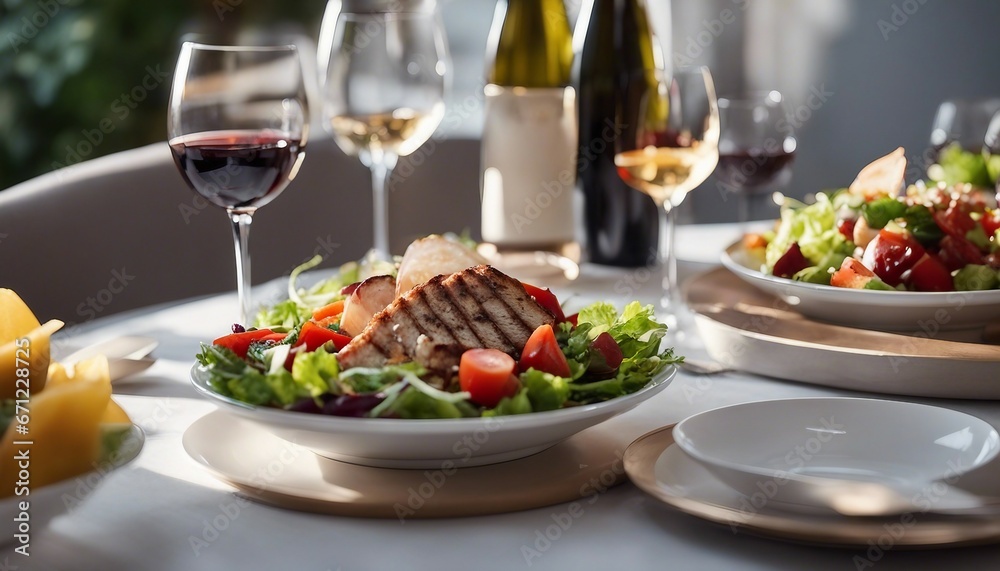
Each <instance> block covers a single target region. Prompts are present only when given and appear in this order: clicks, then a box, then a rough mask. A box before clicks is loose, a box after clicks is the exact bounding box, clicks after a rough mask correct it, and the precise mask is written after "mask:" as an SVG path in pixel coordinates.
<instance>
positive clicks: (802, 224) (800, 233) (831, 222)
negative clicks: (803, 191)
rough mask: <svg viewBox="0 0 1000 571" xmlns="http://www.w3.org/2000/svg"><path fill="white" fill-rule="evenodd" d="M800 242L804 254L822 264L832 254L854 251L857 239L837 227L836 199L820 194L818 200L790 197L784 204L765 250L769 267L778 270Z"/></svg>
mask: <svg viewBox="0 0 1000 571" xmlns="http://www.w3.org/2000/svg"><path fill="white" fill-rule="evenodd" d="M793 242H798V244H799V248H800V249H801V250H802V255H804V256H805V257H806V258H808V259H809V261H811V262H812V263H813V265H815V266H819V265H820V264H822V263H823V261H824V260H826V259H828V258H829V257H830V255H831V254H833V253H837V254H843V255H845V256H849V255H851V253H852V252H853V250H854V243H853V242H851V241H849V240H848V239H847V238H845V237H844V235H843V234H841V233H840V231H839V230H837V212H836V209H835V208H834V203H833V200H831V198H830V197H829V196H827V195H826V194H819V195H817V196H816V202H814V203H813V204H809V205H805V204H802V203H801V202H797V201H793V200H791V199H787V200H786V203H785V205H784V206H782V208H781V221H780V222H779V224H778V229H777V231H776V232H775V234H774V239H773V240H771V242H770V243H768V245H767V249H766V250H765V269H764V270H763V271H766V273H768V274H773V273H774V264H775V263H777V261H778V260H779V259H780V258H781V256H783V255H784V254H785V252H787V251H788V248H789V247H791V245H792V243H793Z"/></svg>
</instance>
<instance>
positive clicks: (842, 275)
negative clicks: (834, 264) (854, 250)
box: [830, 257, 875, 289]
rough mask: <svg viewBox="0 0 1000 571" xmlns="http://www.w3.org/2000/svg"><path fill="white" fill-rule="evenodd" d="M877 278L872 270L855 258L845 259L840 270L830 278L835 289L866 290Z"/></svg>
mask: <svg viewBox="0 0 1000 571" xmlns="http://www.w3.org/2000/svg"><path fill="white" fill-rule="evenodd" d="M873 277H875V274H874V273H872V271H871V270H869V269H868V268H866V267H865V266H864V264H862V263H861V262H859V261H857V260H855V259H854V258H850V257H848V258H844V263H842V264H840V269H839V270H837V271H835V272H833V275H832V276H830V285H832V286H833V287H846V288H851V289H864V287H865V285H866V284H868V282H870V281H871V280H872V278H873Z"/></svg>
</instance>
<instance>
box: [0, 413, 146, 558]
mask: <svg viewBox="0 0 1000 571" xmlns="http://www.w3.org/2000/svg"><path fill="white" fill-rule="evenodd" d="M144 441H145V437H144V435H143V433H142V429H140V428H139V427H138V426H135V425H132V428H131V429H130V430H129V432H128V434H126V435H125V437H124V438H123V439H122V444H121V446H120V447H119V448H118V450H117V451H116V453H115V455H114V456H113V457H110V458H105V459H102V460H101V461H100V462H98V463H97V466H96V468H95V469H94V470H91V471H90V472H86V473H84V474H80V475H79V476H77V477H75V478H69V479H66V480H63V481H61V482H56V483H54V484H49V485H47V486H43V487H41V488H31V493H30V494H29V495H27V496H11V497H8V498H4V499H2V500H0V521H3V522H4V523H3V529H4V533H3V536H2V537H0V546H3V545H15V546H16V545H18V538H17V537H15V536H16V534H18V533H19V529H18V528H19V526H20V522H18V521H16V520H15V518H17V517H18V516H19V514H20V513H21V509H20V505H19V504H20V502H23V501H27V502H29V503H30V505H29V513H28V515H29V518H30V519H29V522H28V525H29V531H28V534H27V535H28V536H29V538H30V537H34V536H35V535H36V534H37V533H38V532H39V531H41V530H42V529H44V528H45V527H46V526H47V525H48V524H49V522H50V521H51V520H52V519H54V518H55V517H56V516H60V515H62V514H65V513H67V512H68V511H69V510H70V509H71V508H73V507H75V506H77V505H79V504H80V502H82V501H84V500H85V499H86V498H87V497H88V496H89V495H90V494H91V493H92V492H93V491H94V489H95V488H96V487H97V486H98V485H99V484H100V483H101V480H103V479H104V477H105V476H107V475H108V474H109V473H110V472H111V471H112V470H115V469H117V468H120V467H122V466H124V465H125V464H128V463H129V462H131V461H132V460H135V458H136V456H138V455H139V452H140V451H142V445H143V442H144Z"/></svg>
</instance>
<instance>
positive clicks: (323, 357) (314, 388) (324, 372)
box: [292, 348, 342, 398]
mask: <svg viewBox="0 0 1000 571" xmlns="http://www.w3.org/2000/svg"><path fill="white" fill-rule="evenodd" d="M339 373H340V366H339V365H338V364H337V355H336V354H334V353H328V352H327V351H326V350H324V349H323V348H319V349H317V350H316V351H303V352H300V353H298V354H297V355H295V360H294V361H292V379H293V380H294V381H295V383H296V384H298V385H299V386H301V387H302V388H304V389H305V390H306V391H307V392H308V393H309V396H311V397H313V398H316V397H318V396H320V395H321V394H323V393H332V394H335V395H339V394H341V393H342V391H341V390H340V387H339V386H338V385H337V382H336V381H337V375H338V374H339Z"/></svg>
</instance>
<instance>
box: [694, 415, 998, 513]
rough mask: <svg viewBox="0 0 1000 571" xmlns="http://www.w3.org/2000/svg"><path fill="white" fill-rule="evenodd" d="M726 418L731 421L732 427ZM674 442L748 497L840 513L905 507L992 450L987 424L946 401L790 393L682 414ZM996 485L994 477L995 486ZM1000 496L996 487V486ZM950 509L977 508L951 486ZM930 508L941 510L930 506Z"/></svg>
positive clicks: (994, 438) (957, 478)
mask: <svg viewBox="0 0 1000 571" xmlns="http://www.w3.org/2000/svg"><path fill="white" fill-rule="evenodd" d="M734 426H738V427H740V429H739V430H733V427H734ZM674 440H675V441H676V442H677V444H678V446H680V448H681V449H682V450H684V452H685V453H687V454H688V455H689V456H691V457H692V458H694V459H695V460H697V461H698V462H699V463H701V464H702V465H704V466H705V468H707V469H708V471H710V472H711V473H712V474H713V475H714V476H715V477H716V478H718V479H719V480H721V481H722V482H725V483H726V484H728V485H729V486H731V487H732V488H733V489H735V490H737V491H739V492H742V493H744V494H746V495H748V496H750V495H753V494H754V493H757V492H760V491H761V490H768V491H769V494H768V495H769V497H770V498H772V499H774V500H776V501H780V502H782V503H783V504H787V505H786V506H785V507H786V508H787V509H794V508H795V507H796V506H801V508H803V509H806V510H810V511H811V510H813V509H816V508H820V509H821V510H822V509H830V510H833V511H834V512H837V513H841V514H844V515H886V514H888V513H907V512H912V511H913V510H914V509H916V507H917V506H915V505H913V502H912V501H911V500H912V499H913V498H917V499H918V501H919V497H920V494H921V492H922V491H923V490H925V489H927V488H928V487H929V486H932V485H933V484H934V483H936V482H952V483H957V484H958V485H961V479H962V476H963V475H964V474H966V473H967V472H970V471H972V470H976V469H977V468H982V467H983V466H986V465H987V464H988V463H989V462H990V461H991V460H993V459H994V458H995V457H996V456H997V454H998V452H1000V435H998V434H997V431H996V430H995V429H994V428H993V427H992V426H991V425H990V424H989V423H987V422H985V421H983V420H981V419H979V418H976V417H974V416H971V415H968V414H965V413H962V412H958V411H955V410H950V409H946V408H941V407H936V406H929V405H923V404H914V403H908V402H898V401H889V400H876V399H863V398H839V397H826V398H794V399H780V400H769V401H759V402H750V403H744V404H738V405H733V406H727V407H722V408H717V409H714V410H710V411H707V412H703V413H700V414H696V415H694V416H691V417H688V418H687V419H685V420H683V421H682V422H680V423H679V424H677V426H676V427H675V428H674ZM996 487H997V489H998V491H1000V483H998V484H997V486H996ZM998 495H1000V494H998ZM947 496H948V497H947V498H944V502H943V504H945V505H944V508H946V509H949V510H961V509H963V508H965V509H973V508H977V507H979V505H980V503H981V502H979V500H978V499H977V498H976V497H974V496H972V495H969V494H966V493H964V492H962V491H961V490H957V491H955V492H954V493H949V494H947ZM935 509H942V505H936V506H935Z"/></svg>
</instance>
